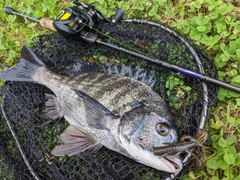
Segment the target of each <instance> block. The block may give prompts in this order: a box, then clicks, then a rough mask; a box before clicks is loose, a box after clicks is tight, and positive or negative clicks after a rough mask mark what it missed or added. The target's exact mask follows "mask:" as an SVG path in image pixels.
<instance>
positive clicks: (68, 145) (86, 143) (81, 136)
mask: <svg viewBox="0 0 240 180" xmlns="http://www.w3.org/2000/svg"><path fill="white" fill-rule="evenodd" d="M59 141H60V142H62V143H64V144H63V145H59V146H56V147H55V148H54V149H53V150H52V152H51V153H52V154H53V155H55V156H64V155H68V156H73V155H77V156H78V157H79V156H84V155H86V154H90V153H94V152H97V151H98V150H99V149H100V148H101V147H102V145H101V144H98V142H97V141H96V140H95V139H94V138H93V137H92V136H91V135H90V134H89V133H88V132H87V131H85V130H84V129H83V128H82V127H80V126H73V125H71V126H69V127H68V128H67V129H66V130H65V131H64V132H63V133H62V134H61V135H60V139H59Z"/></svg>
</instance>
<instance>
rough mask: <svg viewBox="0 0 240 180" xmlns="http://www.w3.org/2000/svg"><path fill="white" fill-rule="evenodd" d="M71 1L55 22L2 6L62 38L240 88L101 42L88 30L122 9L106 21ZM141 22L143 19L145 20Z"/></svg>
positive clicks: (118, 16) (119, 14)
mask: <svg viewBox="0 0 240 180" xmlns="http://www.w3.org/2000/svg"><path fill="white" fill-rule="evenodd" d="M73 2H74V3H75V4H76V5H77V6H73V7H70V8H66V9H65V10H64V12H63V13H61V14H60V15H59V16H58V17H57V18H56V20H54V21H52V20H49V19H47V18H42V19H37V18H34V17H31V16H29V15H26V14H22V13H19V12H18V11H16V10H14V9H13V8H10V7H5V8H4V11H5V12H6V13H7V14H13V15H18V16H21V17H25V18H28V19H30V20H32V21H35V22H38V23H40V25H41V26H42V27H44V28H48V29H51V30H53V31H56V32H58V33H59V34H60V35H62V36H63V37H65V38H72V37H80V38H82V39H83V40H85V41H87V42H89V43H97V44H101V45H104V46H107V47H110V48H113V49H116V50H118V51H122V52H125V53H127V54H130V55H133V56H136V57H138V58H142V59H144V60H147V61H150V62H153V63H155V64H158V65H160V66H163V67H165V68H168V69H172V70H174V71H178V72H180V73H182V74H184V75H187V76H190V77H193V78H195V79H199V80H202V81H204V82H209V83H212V84H215V85H217V86H220V87H223V88H226V89H229V90H231V91H234V92H237V93H240V87H237V86H235V85H232V84H229V83H226V82H223V81H220V80H217V79H214V78H211V77H208V76H206V75H204V74H201V73H198V72H194V71H191V70H189V69H186V68H183V67H180V66H177V65H174V64H170V63H167V62H164V61H161V60H159V59H153V58H151V57H148V56H145V55H143V54H141V53H139V52H137V51H133V50H129V49H126V48H123V47H120V46H117V45H115V44H112V43H108V42H104V41H102V40H101V39H100V38H98V36H97V35H96V34H94V33H92V32H90V29H94V25H95V23H98V22H99V21H105V22H108V23H117V22H118V21H119V20H120V19H121V17H122V16H123V13H124V12H123V11H122V10H121V9H118V11H117V12H116V14H115V17H114V18H113V19H112V20H109V19H108V18H106V17H105V16H104V15H103V14H102V13H101V12H100V11H99V10H97V9H96V8H95V7H94V6H92V5H87V4H84V3H82V2H77V1H76V0H73ZM125 21H126V22H131V21H132V20H125ZM142 21H143V22H144V20H142ZM139 22H141V20H139Z"/></svg>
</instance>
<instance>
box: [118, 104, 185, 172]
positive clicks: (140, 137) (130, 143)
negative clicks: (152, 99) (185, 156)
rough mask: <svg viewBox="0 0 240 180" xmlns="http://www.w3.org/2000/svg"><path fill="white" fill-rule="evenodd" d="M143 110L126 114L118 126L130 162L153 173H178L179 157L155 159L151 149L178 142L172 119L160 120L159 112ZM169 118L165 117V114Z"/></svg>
mask: <svg viewBox="0 0 240 180" xmlns="http://www.w3.org/2000/svg"><path fill="white" fill-rule="evenodd" d="M158 109H159V107H157V108H152V107H151V106H150V105H149V106H143V107H139V108H136V109H133V110H132V111H130V112H128V113H126V116H125V117H124V120H122V122H121V124H120V141H121V142H122V146H123V148H124V149H125V150H126V151H127V152H128V154H129V156H131V158H133V159H135V160H136V161H139V162H141V163H143V164H145V165H148V166H151V167H153V168H155V169H158V170H162V171H166V172H170V173H175V172H176V171H177V170H178V169H181V168H182V166H183V164H182V158H181V156H176V157H175V156H174V155H167V156H164V157H162V158H159V157H158V156H156V155H154V153H153V147H162V146H166V145H167V144H171V143H174V142H177V141H178V133H177V128H176V126H175V125H174V123H173V121H171V119H166V117H168V118H169V117H170V116H168V115H167V116H163V114H164V113H165V114H166V113H167V109H166V112H164V113H162V110H161V111H160V113H159V111H155V110H158ZM167 114H168V113H167Z"/></svg>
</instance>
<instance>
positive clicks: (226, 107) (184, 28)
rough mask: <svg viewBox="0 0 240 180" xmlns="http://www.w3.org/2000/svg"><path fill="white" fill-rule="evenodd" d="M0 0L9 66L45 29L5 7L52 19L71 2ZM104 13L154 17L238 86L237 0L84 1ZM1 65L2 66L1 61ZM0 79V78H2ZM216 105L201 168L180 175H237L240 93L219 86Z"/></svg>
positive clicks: (4, 59)
mask: <svg viewBox="0 0 240 180" xmlns="http://www.w3.org/2000/svg"><path fill="white" fill-rule="evenodd" d="M2 1H3V0H1V2H0V22H1V26H0V32H1V33H0V62H1V63H2V64H4V65H5V66H12V65H14V64H15V62H16V61H17V60H18V58H19V56H20V50H21V48H22V45H24V44H25V45H30V43H31V39H32V38H33V37H35V36H37V35H40V34H44V33H47V32H50V30H46V29H43V28H42V27H41V26H40V25H39V24H37V23H35V22H32V21H29V20H26V19H23V18H20V17H16V16H13V15H6V14H5V13H4V11H3V9H4V7H5V6H10V7H13V8H15V9H16V10H19V11H21V12H22V13H26V14H30V15H32V16H34V17H37V18H42V17H48V18H50V19H55V18H56V17H57V16H58V15H59V14H60V13H61V12H62V9H64V8H66V7H68V6H71V5H73V4H72V3H71V2H70V1H66V0H64V1H57V0H51V1H49V0H44V1H40V0H37V1H34V0H24V1H16V0H9V1H7V2H6V3H3V2H2ZM84 2H85V3H93V4H94V5H95V6H96V7H97V8H98V9H99V10H100V11H102V13H103V14H105V15H106V16H107V17H110V16H112V15H114V13H115V11H116V9H117V8H118V7H119V8H122V9H123V10H124V11H125V15H124V18H134V17H137V18H144V19H149V20H157V21H160V22H163V23H166V24H167V25H169V26H171V27H173V28H175V29H176V30H178V31H179V32H180V33H181V34H183V35H185V36H187V37H188V38H189V39H191V40H193V41H194V42H195V44H197V45H198V46H199V47H201V49H204V50H205V51H206V53H207V54H208V56H209V57H210V58H211V59H212V61H213V62H214V63H215V65H216V67H217V69H218V74H219V79H220V80H223V81H225V82H228V83H232V84H235V85H238V86H240V1H239V0H225V1H222V0H152V1H149V0H140V1H137V0H128V1H116V0H87V1H84ZM0 68H1V66H0ZM1 82H2V81H0V83H1ZM218 100H219V102H218V104H217V107H214V108H212V109H211V120H210V134H211V138H212V141H213V147H212V148H211V149H210V150H207V151H209V152H208V153H207V154H209V153H210V155H208V156H207V161H206V169H205V170H204V171H202V172H200V173H199V174H194V172H189V173H188V174H186V175H185V176H184V179H199V178H200V177H201V178H202V179H213V180H215V179H236V180H237V179H238V180H239V179H240V173H239V172H240V94H237V93H234V92H231V91H228V90H226V89H223V88H220V90H219V94H218Z"/></svg>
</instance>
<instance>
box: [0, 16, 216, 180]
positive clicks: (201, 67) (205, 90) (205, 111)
mask: <svg viewBox="0 0 240 180" xmlns="http://www.w3.org/2000/svg"><path fill="white" fill-rule="evenodd" d="M121 23H123V24H124V23H127V24H129V26H134V24H144V26H149V27H150V29H151V27H153V26H154V27H157V28H160V29H162V30H164V31H166V32H168V33H169V36H172V37H173V38H176V39H178V40H179V41H180V42H181V43H182V44H184V46H185V47H186V48H187V50H188V51H189V52H190V53H191V55H192V57H193V59H194V60H195V61H196V64H197V66H198V70H199V72H200V73H202V74H205V70H204V62H201V60H200V57H199V56H198V54H199V51H200V50H199V49H196V47H194V46H193V45H190V43H188V40H186V39H185V38H183V37H182V36H181V35H179V34H178V33H177V32H175V31H174V30H172V29H171V28H169V27H167V26H166V25H163V24H159V23H155V22H151V21H146V20H136V19H131V20H130V19H128V20H123V21H122V22H121ZM102 25H103V26H104V27H103V29H104V28H106V27H108V26H109V25H108V24H107V25H106V24H102ZM102 25H101V24H100V25H99V27H98V28H99V29H101V28H102V27H101V26H102ZM103 31H105V29H104V30H103ZM101 35H102V34H99V36H101ZM37 39H38V40H37V41H38V42H40V41H41V37H38V38H37ZM33 41H34V40H33ZM35 41H36V40H35ZM71 42H73V41H71ZM74 43H75V41H74V42H73V44H74ZM33 44H34V43H33ZM33 48H34V51H35V53H37V54H39V55H40V54H42V50H40V51H39V50H38V49H37V45H36V42H35V47H34V46H33ZM189 52H188V53H189ZM46 55H47V53H46V54H45V56H46ZM50 56H51V55H50ZM203 56H204V57H205V55H203ZM43 58H44V55H43ZM206 58H207V57H206ZM45 59H48V58H46V57H45ZM63 65H64V64H59V66H63ZM50 66H52V67H53V65H50ZM213 69H214V67H213ZM210 71H216V70H210ZM211 75H212V76H213V77H214V78H217V75H216V72H213V73H212V74H211ZM201 86H202V92H203V93H202V96H203V102H204V103H203V108H202V110H201V119H200V121H199V122H200V123H199V124H198V127H197V128H198V129H204V126H205V124H206V121H207V118H208V113H209V112H208V108H209V106H210V104H209V103H210V102H209V97H210V96H213V98H212V99H215V97H214V94H216V92H217V88H215V87H213V86H211V85H208V84H207V83H205V82H201ZM209 89H211V91H212V92H213V93H212V94H209V91H210V90H209ZM212 89H213V90H212ZM4 93H5V92H4ZM4 93H3V95H2V102H1V110H2V114H3V117H4V119H5V121H6V123H7V126H8V128H9V130H10V131H11V134H12V135H13V138H14V140H15V142H16V143H17V147H18V149H19V151H20V154H21V156H22V157H23V159H24V161H25V164H26V166H27V169H29V172H30V174H32V176H33V177H34V178H35V179H40V177H39V176H38V173H37V172H35V170H34V168H32V166H31V163H30V162H29V161H28V158H27V156H26V153H24V150H21V143H20V142H19V140H18V138H17V135H16V133H15V131H14V129H13V128H12V127H11V124H10V122H8V119H9V117H7V115H6V114H5V112H6V111H7V110H5V107H4V106H5V94H4ZM213 104H214V103H213ZM190 158H191V156H190V155H187V156H185V158H184V164H187V162H188V161H189V159H190ZM181 172H183V171H182V170H179V171H178V172H177V173H176V174H171V175H169V176H168V177H166V178H165V179H174V178H177V177H176V176H177V175H179V173H181Z"/></svg>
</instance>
